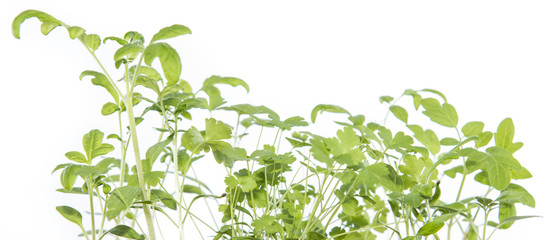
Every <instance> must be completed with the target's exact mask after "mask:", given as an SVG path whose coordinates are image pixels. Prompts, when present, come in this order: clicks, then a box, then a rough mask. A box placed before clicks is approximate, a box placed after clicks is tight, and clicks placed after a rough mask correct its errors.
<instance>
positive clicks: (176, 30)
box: [151, 24, 191, 43]
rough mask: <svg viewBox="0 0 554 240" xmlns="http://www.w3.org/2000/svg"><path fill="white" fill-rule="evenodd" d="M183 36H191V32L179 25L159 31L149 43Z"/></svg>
mask: <svg viewBox="0 0 554 240" xmlns="http://www.w3.org/2000/svg"><path fill="white" fill-rule="evenodd" d="M185 34H191V31H190V29H189V28H188V27H185V26H183V25H179V24H175V25H171V26H169V27H165V28H162V29H160V31H159V32H158V33H156V34H155V35H154V37H152V41H151V43H152V42H155V41H159V40H164V39H168V38H174V37H178V36H181V35H185Z"/></svg>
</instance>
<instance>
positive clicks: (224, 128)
mask: <svg viewBox="0 0 554 240" xmlns="http://www.w3.org/2000/svg"><path fill="white" fill-rule="evenodd" d="M231 134H232V129H231V127H230V126H229V125H227V124H225V123H223V122H222V121H218V120H215V119H214V118H207V119H206V142H210V141H215V140H221V139H230V138H231Z"/></svg>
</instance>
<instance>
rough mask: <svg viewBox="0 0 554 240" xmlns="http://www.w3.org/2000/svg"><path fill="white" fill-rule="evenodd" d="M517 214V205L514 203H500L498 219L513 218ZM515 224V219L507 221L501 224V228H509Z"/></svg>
mask: <svg viewBox="0 0 554 240" xmlns="http://www.w3.org/2000/svg"><path fill="white" fill-rule="evenodd" d="M516 215H517V211H516V206H515V205H514V204H513V203H512V204H507V203H500V206H499V207H498V220H499V221H500V222H502V221H504V220H506V219H508V218H513V217H515V216H516ZM512 224H514V221H506V222H504V223H503V224H502V225H499V228H500V229H508V228H509V227H510V226H512Z"/></svg>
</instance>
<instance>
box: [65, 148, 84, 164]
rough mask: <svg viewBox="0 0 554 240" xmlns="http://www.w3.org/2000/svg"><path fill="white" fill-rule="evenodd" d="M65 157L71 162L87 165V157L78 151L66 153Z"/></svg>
mask: <svg viewBox="0 0 554 240" xmlns="http://www.w3.org/2000/svg"><path fill="white" fill-rule="evenodd" d="M65 156H66V157H67V158H68V159H69V160H71V161H75V162H78V163H87V158H86V157H85V155H83V154H82V153H80V152H77V151H71V152H67V153H65Z"/></svg>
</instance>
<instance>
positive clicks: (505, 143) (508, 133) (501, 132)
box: [494, 118, 515, 150]
mask: <svg viewBox="0 0 554 240" xmlns="http://www.w3.org/2000/svg"><path fill="white" fill-rule="evenodd" d="M514 131H515V128H514V122H513V121H512V119H511V118H506V119H504V120H503V121H502V122H501V123H500V125H498V129H497V130H496V133H495V134H494V142H495V144H496V146H497V147H501V148H504V149H506V150H508V149H509V148H510V146H511V145H512V141H513V139H514Z"/></svg>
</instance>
